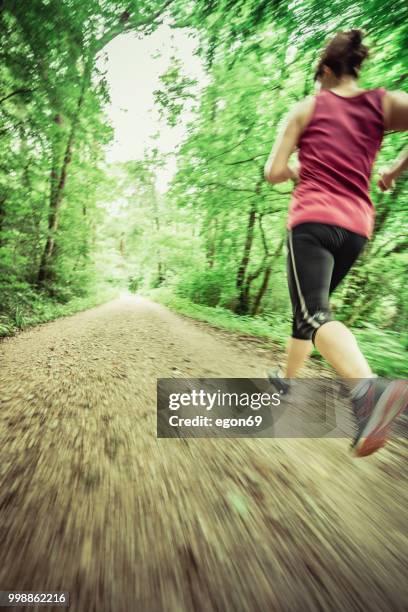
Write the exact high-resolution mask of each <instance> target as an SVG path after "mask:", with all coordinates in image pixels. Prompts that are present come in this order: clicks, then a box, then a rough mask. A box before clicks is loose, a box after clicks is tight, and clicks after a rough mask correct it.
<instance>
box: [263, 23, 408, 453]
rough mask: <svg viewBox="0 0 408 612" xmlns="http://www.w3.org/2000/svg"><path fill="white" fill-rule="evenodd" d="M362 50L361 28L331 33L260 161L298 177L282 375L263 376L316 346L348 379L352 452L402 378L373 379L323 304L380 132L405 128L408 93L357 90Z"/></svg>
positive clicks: (353, 234)
mask: <svg viewBox="0 0 408 612" xmlns="http://www.w3.org/2000/svg"><path fill="white" fill-rule="evenodd" d="M367 56H368V49H367V47H366V46H365V45H363V44H362V32H361V31H360V30H350V31H348V32H339V33H338V34H336V35H335V36H334V38H333V39H332V40H331V41H330V42H329V43H328V45H327V46H326V48H325V49H324V51H323V54H322V56H321V59H320V61H319V63H318V66H317V69H316V72H315V80H316V81H318V83H319V84H320V90H319V92H318V93H317V95H316V96H312V97H310V98H306V99H304V100H302V101H301V102H299V103H298V104H296V105H295V107H294V108H293V110H292V111H291V112H290V113H289V115H288V118H287V120H286V123H285V125H284V126H283V128H282V129H281V131H280V133H279V136H278V138H277V140H276V142H275V144H274V146H273V148H272V151H271V153H270V155H269V157H268V160H267V162H266V164H265V178H266V180H267V181H269V182H270V183H273V184H276V183H281V182H283V181H287V180H289V179H292V180H293V181H294V182H295V183H296V188H295V190H294V192H293V196H292V201H291V205H290V209H289V218H288V223H287V227H288V241H287V246H288V266H287V267H288V285H289V293H290V297H291V301H292V309H293V328H292V337H291V338H290V340H289V343H288V349H287V358H286V364H285V368H284V371H283V372H281V373H280V374H279V373H276V374H275V375H274V377H271V378H270V380H271V382H273V383H274V384H275V385H279V387H280V388H285V385H288V384H289V382H290V381H288V380H287V379H291V378H294V377H296V375H297V374H298V372H299V370H300V369H301V368H302V366H303V365H304V362H305V360H306V359H307V357H308V356H309V355H310V353H311V351H312V348H313V344H314V346H315V347H316V348H317V350H318V351H319V352H320V353H321V354H322V355H323V357H324V358H325V359H326V360H327V361H328V362H329V363H330V364H331V365H332V366H333V368H334V369H335V370H336V372H337V373H338V374H339V375H340V376H341V377H342V378H343V379H350V380H349V381H348V382H349V386H350V389H351V400H352V406H353V411H354V414H355V417H356V422H357V435H356V438H355V440H354V442H353V444H352V448H353V451H354V454H355V456H365V455H369V454H371V453H373V452H374V451H376V450H378V449H379V448H381V447H382V446H383V445H384V444H385V442H386V440H387V435H388V433H389V429H390V425H391V423H392V421H393V420H394V419H395V418H396V417H397V416H398V415H399V414H400V413H401V412H402V411H403V410H404V408H405V407H406V406H407V404H408V388H407V383H406V381H393V382H389V381H388V382H387V381H385V380H383V379H380V378H376V376H375V374H374V373H373V372H372V371H371V368H370V366H369V365H368V363H367V361H366V359H365V357H364V355H363V354H362V353H361V351H360V349H359V347H358V344H357V341H356V339H355V337H354V335H353V334H352V332H351V331H350V330H349V329H348V328H347V327H346V326H345V325H343V323H341V322H340V321H335V320H333V319H332V317H331V313H330V308H329V296H330V294H331V293H332V292H333V291H334V290H335V289H336V287H337V286H338V285H339V283H340V282H341V281H342V280H343V279H344V277H345V276H346V274H347V273H348V271H349V270H350V268H351V267H352V265H353V264H354V262H355V261H356V259H357V257H358V256H359V254H360V253H361V251H362V249H363V247H364V245H365V244H366V242H367V240H368V239H369V238H370V237H371V235H372V232H373V227H374V208H373V203H372V202H371V199H370V196H369V179H370V175H371V171H372V167H373V163H374V160H375V157H376V154H377V152H378V150H379V149H380V146H381V142H382V138H383V134H384V131H386V130H392V131H406V130H408V94H406V93H404V92H391V91H386V90H385V89H383V88H378V89H371V90H365V89H361V88H360V87H359V85H358V76H359V71H360V68H361V65H362V64H363V62H364V60H365V59H366V57H367ZM296 148H298V150H299V162H300V166H299V165H298V166H293V167H292V166H289V165H288V164H289V158H290V156H291V154H292V153H293V152H294V150H295V149H296ZM407 168H408V151H405V153H403V154H402V155H401V156H400V157H399V158H398V159H397V160H396V161H395V163H394V164H392V165H391V167H390V168H388V169H387V170H385V171H384V172H382V174H381V176H380V179H379V181H378V186H379V188H380V189H381V190H382V191H385V190H387V189H390V188H392V187H393V185H394V182H395V180H396V179H397V178H398V177H399V175H400V174H401V173H402V172H403V171H404V170H406V169H407ZM279 376H280V377H282V378H279ZM285 379H286V383H285ZM353 379H359V382H358V384H356V380H354V381H353Z"/></svg>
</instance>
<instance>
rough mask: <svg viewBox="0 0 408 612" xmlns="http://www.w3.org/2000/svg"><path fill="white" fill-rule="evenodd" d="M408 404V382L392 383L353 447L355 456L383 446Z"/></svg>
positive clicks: (364, 454) (365, 455) (368, 453)
mask: <svg viewBox="0 0 408 612" xmlns="http://www.w3.org/2000/svg"><path fill="white" fill-rule="evenodd" d="M407 406H408V384H407V382H406V381H404V380H398V381H395V382H393V383H390V384H389V385H388V387H387V388H386V389H385V391H384V393H383V394H382V395H381V397H380V399H379V400H378V402H377V404H376V405H375V407H374V410H373V413H372V415H371V416H370V418H369V420H368V422H367V424H366V426H365V428H364V430H363V432H362V434H361V436H360V438H359V440H358V441H357V443H356V445H355V446H354V449H353V454H354V456H355V457H367V456H368V455H371V454H372V453H375V452H376V451H377V450H379V449H380V448H382V447H383V446H384V445H385V444H386V442H387V440H388V435H389V433H390V429H391V425H392V423H393V422H394V421H395V419H396V418H397V417H398V416H399V415H400V414H401V413H402V412H403V411H404V410H405V408H407Z"/></svg>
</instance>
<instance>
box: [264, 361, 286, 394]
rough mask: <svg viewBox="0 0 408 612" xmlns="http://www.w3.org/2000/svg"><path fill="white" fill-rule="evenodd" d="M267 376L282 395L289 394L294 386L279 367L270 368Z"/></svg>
mask: <svg viewBox="0 0 408 612" xmlns="http://www.w3.org/2000/svg"><path fill="white" fill-rule="evenodd" d="M267 377H268V380H269V382H270V383H271V385H273V386H274V387H275V389H276V390H277V391H278V392H279V393H280V394H281V395H287V394H288V393H289V391H290V390H291V388H292V381H291V379H290V378H284V376H283V372H282V370H281V369H280V368H279V367H278V368H274V369H273V370H270V371H269V372H268V373H267Z"/></svg>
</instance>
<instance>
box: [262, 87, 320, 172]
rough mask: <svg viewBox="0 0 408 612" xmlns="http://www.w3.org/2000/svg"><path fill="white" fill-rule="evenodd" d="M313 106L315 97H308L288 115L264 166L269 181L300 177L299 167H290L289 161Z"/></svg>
mask: <svg viewBox="0 0 408 612" xmlns="http://www.w3.org/2000/svg"><path fill="white" fill-rule="evenodd" d="M313 108H314V99H313V98H307V99H306V100H302V102H299V103H298V104H296V106H295V107H294V108H293V109H292V110H291V111H290V113H289V114H288V116H287V117H286V120H285V121H284V123H283V125H282V127H281V129H280V130H279V132H278V136H277V138H276V141H275V143H274V145H273V147H272V150H271V152H270V154H269V157H268V159H267V161H266V164H265V167H264V175H265V180H267V181H268V182H269V183H274V184H276V183H282V182H284V181H287V180H289V179H292V180H295V181H296V180H297V179H298V178H299V176H298V168H297V167H296V166H293V167H289V165H288V162H289V158H290V156H291V155H292V153H293V152H294V150H295V149H296V147H297V144H298V141H299V138H300V136H301V134H302V132H303V130H304V128H305V126H306V125H307V123H308V122H309V120H310V117H311V114H312V112H313Z"/></svg>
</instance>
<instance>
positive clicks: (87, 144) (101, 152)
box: [0, 0, 408, 375]
mask: <svg viewBox="0 0 408 612" xmlns="http://www.w3.org/2000/svg"><path fill="white" fill-rule="evenodd" d="M166 11H167V12H166ZM163 13H166V19H167V20H168V22H169V23H170V24H171V25H172V27H182V28H188V30H189V32H190V33H191V34H192V35H194V36H195V37H196V40H197V54H198V55H199V56H200V57H201V58H202V61H203V64H204V66H205V68H206V75H205V79H204V80H203V82H202V83H197V82H196V81H195V79H192V78H191V77H190V76H187V75H186V74H185V73H184V72H185V71H184V69H183V66H182V65H181V63H180V61H179V60H177V59H176V58H170V59H171V62H170V66H169V68H168V69H167V70H166V72H165V73H164V74H163V75H162V77H161V80H160V87H159V89H158V90H157V91H155V92H154V98H155V103H156V107H157V109H158V110H159V113H160V114H161V116H162V118H163V120H165V121H166V122H167V124H168V125H170V126H174V127H176V128H178V127H179V126H180V125H181V124H182V125H183V126H184V127H185V129H186V136H185V139H184V141H183V143H182V145H181V147H180V148H179V149H178V150H177V152H176V156H177V172H176V175H175V177H174V179H173V181H172V183H171V185H170V188H169V190H168V192H167V193H166V194H164V195H163V194H160V193H158V191H157V188H156V172H157V170H158V169H159V168H162V167H163V166H165V165H166V164H167V162H168V157H167V156H166V155H160V154H159V152H158V151H157V150H156V149H153V150H152V151H151V152H149V153H146V155H145V158H144V159H143V160H137V161H136V160H135V161H131V162H128V163H126V164H115V165H111V166H108V165H107V164H106V162H105V156H106V147H107V145H108V144H109V143H110V141H111V140H112V136H113V134H112V130H111V128H110V126H109V122H108V119H107V117H106V115H105V105H106V103H107V102H108V101H109V93H108V88H107V83H106V79H105V75H104V72H103V69H102V68H101V67H100V63H99V62H97V58H98V57H100V52H101V51H102V50H103V49H104V47H105V46H106V45H107V44H108V43H109V42H110V41H112V40H113V39H114V38H115V37H116V36H118V35H120V34H122V33H126V32H131V31H137V33H138V35H143V34H149V33H150V32H152V31H154V29H155V28H156V27H157V25H158V24H159V22H160V21H161V19H162V17H163ZM350 27H362V28H363V29H365V30H366V31H367V32H368V37H367V43H368V44H369V46H370V48H371V59H370V60H369V61H368V62H367V65H366V66H365V68H364V70H363V72H362V75H361V76H362V86H364V87H377V86H383V87H386V88H389V89H398V88H401V87H404V84H405V83H406V78H407V75H406V69H405V67H404V66H405V64H406V61H405V60H406V57H407V55H406V53H407V52H406V40H407V34H408V19H407V7H406V2H404V0H396V1H395V2H393V3H392V4H388V5H385V4H384V3H381V2H380V1H379V0H368V1H367V0H364V1H363V0H358V1H357V2H354V3H349V2H345V1H344V0H334V1H333V2H331V3H330V4H327V3H326V4H322V3H321V2H320V1H318V0H302V2H285V1H284V0H278V1H276V2H260V1H259V0H235V1H234V2H232V1H230V0H211V1H208V0H206V1H204V0H197V2H193V3H186V2H181V1H179V0H173V2H166V0H160V1H159V0H151V1H150V2H149V3H147V2H136V0H126V1H125V0H107V1H104V2H100V1H99V0H87V2H83V1H80V0H60V1H59V2H56V1H54V0H50V1H48V2H45V1H43V0H33V1H32V2H30V3H21V2H20V3H19V2H16V1H15V0H5V2H3V3H2V6H1V11H0V44H1V47H2V49H3V50H4V51H3V53H2V62H1V64H0V86H1V87H0V88H1V92H2V93H1V96H0V120H1V123H2V127H1V130H0V154H1V164H0V334H3V335H4V334H7V333H10V332H11V331H13V330H14V329H16V328H21V327H25V326H26V325H27V324H30V323H32V322H36V321H40V320H47V317H49V318H51V317H53V316H56V314H57V313H62V312H67V311H68V310H69V309H70V308H71V304H72V305H75V304H77V305H78V304H87V303H89V300H90V301H92V299H93V297H92V296H93V294H94V293H95V291H96V287H98V286H100V285H101V284H104V285H105V286H109V287H111V291H116V290H118V289H120V288H124V287H125V288H126V287H129V288H130V290H131V291H146V290H147V289H151V288H157V287H158V288H159V289H156V290H155V292H154V295H156V296H158V295H162V294H163V295H164V294H165V295H166V296H167V298H166V299H167V301H168V303H169V304H170V305H171V306H173V307H175V308H178V309H181V310H182V311H185V312H187V313H188V314H192V315H193V316H205V317H206V319H205V320H208V321H209V322H212V323H214V324H220V325H227V327H228V326H229V327H228V328H230V329H236V330H242V329H245V330H246V332H245V333H254V334H260V335H265V337H267V338H271V339H274V340H280V341H281V338H282V337H283V335H285V334H286V333H287V332H288V330H289V319H290V305H289V300H288V294H287V289H286V282H285V247H284V245H283V242H282V239H283V236H284V232H285V219H286V214H287V207H288V203H289V200H290V196H291V193H290V192H291V185H278V186H274V187H271V186H270V185H268V184H267V183H266V182H265V181H264V179H263V165H264V162H265V160H266V157H267V155H268V153H269V150H270V147H271V144H272V142H273V141H274V139H275V137H276V133H277V129H278V127H279V125H280V123H281V121H282V119H283V117H284V115H285V114H286V112H287V110H288V108H290V107H291V106H292V105H293V103H294V102H296V101H297V100H299V99H301V98H303V97H304V96H306V95H309V94H311V93H313V81H312V76H313V66H314V64H315V62H316V60H317V57H318V55H319V52H320V49H321V47H322V45H323V43H324V40H325V38H326V37H327V36H329V35H331V34H333V33H334V32H335V31H336V30H338V29H344V28H350ZM187 110H188V111H189V112H191V111H192V112H193V120H192V121H190V122H189V123H188V124H186V123H185V115H186V111H187ZM404 142H405V137H404V135H401V134H390V135H386V136H385V138H384V144H383V148H382V151H381V154H380V155H379V159H378V165H379V166H382V165H386V164H388V163H389V162H390V161H391V160H392V159H393V158H394V157H395V156H396V154H397V153H398V152H399V150H400V149H401V148H402V147H403V146H404ZM372 187H373V188H372V195H373V199H374V203H375V205H376V208H377V221H376V234H375V238H374V240H373V241H371V243H370V245H369V246H368V248H367V250H366V254H365V255H364V256H363V257H362V258H361V261H360V263H359V265H358V266H356V268H355V269H354V270H353V271H352V273H351V274H350V275H349V277H348V279H347V280H346V282H344V284H343V286H342V287H340V288H339V290H338V291H337V292H336V294H335V296H334V297H333V305H334V308H335V312H336V316H338V318H340V319H341V320H343V321H345V322H347V323H348V324H349V325H351V326H352V327H353V328H354V329H355V330H356V332H357V334H358V336H359V339H360V341H361V343H362V345H363V348H364V349H365V351H366V352H367V355H368V356H369V358H371V359H372V363H373V366H374V367H375V368H377V370H378V372H379V373H388V374H389V373H394V374H398V375H402V374H404V373H406V366H405V365H404V363H406V361H407V360H406V350H407V347H406V346H404V342H403V340H401V338H403V337H405V336H406V329H407V320H408V306H407V304H408V283H407V274H406V271H407V264H408V260H407V255H406V246H407V239H406V229H405V226H404V223H405V219H406V214H407V202H408V198H407V195H408V193H407V183H406V182H404V181H401V182H400V183H399V184H398V185H397V188H396V189H395V190H394V192H392V193H390V194H386V195H384V194H382V193H379V192H378V191H377V190H376V188H375V174H374V176H373V185H372ZM169 296H171V297H169ZM74 307H75V306H72V308H74ZM238 312H239V313H241V315H240V316H238V315H237V313H238ZM255 314H256V315H257V316H253V315H255ZM378 347H380V349H379V348H378Z"/></svg>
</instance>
